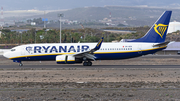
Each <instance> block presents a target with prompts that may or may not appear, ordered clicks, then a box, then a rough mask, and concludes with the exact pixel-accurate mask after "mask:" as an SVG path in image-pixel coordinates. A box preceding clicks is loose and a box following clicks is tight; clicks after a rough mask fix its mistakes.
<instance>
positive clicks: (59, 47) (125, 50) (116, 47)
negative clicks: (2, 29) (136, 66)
mask: <svg viewBox="0 0 180 101" xmlns="http://www.w3.org/2000/svg"><path fill="white" fill-rule="evenodd" d="M171 13H172V11H165V12H164V13H163V14H162V15H161V16H160V17H159V19H158V20H157V21H156V22H155V23H154V25H153V26H152V27H151V28H150V30H149V31H148V32H147V33H146V34H145V35H144V36H143V37H142V38H139V39H135V40H132V41H129V42H118V43H110V42H107V43H105V42H103V37H102V38H101V39H100V40H99V42H98V43H39V44H27V45H20V46H16V47H14V48H12V49H11V50H10V51H8V52H6V53H4V54H3V56H4V57H6V58H8V59H11V60H13V62H17V63H19V66H23V64H22V61H56V62H57V64H75V63H83V66H92V62H91V61H95V60H118V59H128V58H134V57H139V56H143V55H147V54H154V53H156V52H157V51H160V50H163V49H165V48H166V47H167V45H168V44H170V42H165V38H166V34H167V30H168V25H169V21H170V18H171Z"/></svg>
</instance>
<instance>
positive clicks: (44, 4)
mask: <svg viewBox="0 0 180 101" xmlns="http://www.w3.org/2000/svg"><path fill="white" fill-rule="evenodd" d="M0 2H1V3H0V6H1V7H3V10H32V9H36V10H60V9H73V8H81V7H103V6H105V5H121V6H139V5H147V6H156V7H180V0H0Z"/></svg>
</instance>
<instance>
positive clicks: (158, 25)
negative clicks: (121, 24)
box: [129, 11, 172, 43]
mask: <svg viewBox="0 0 180 101" xmlns="http://www.w3.org/2000/svg"><path fill="white" fill-rule="evenodd" d="M171 13H172V11H165V12H164V13H163V14H162V15H161V16H160V17H159V19H158V20H157V21H156V22H155V23H154V25H153V26H152V27H151V29H150V30H149V31H148V32H147V33H146V34H145V35H144V36H143V37H142V38H139V39H136V40H132V41H129V42H152V43H161V42H164V41H165V39H166V34H167V30H168V25H169V21H170V18H171Z"/></svg>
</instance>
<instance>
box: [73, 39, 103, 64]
mask: <svg viewBox="0 0 180 101" xmlns="http://www.w3.org/2000/svg"><path fill="white" fill-rule="evenodd" d="M102 42H103V37H102V38H101V39H100V40H99V42H98V43H97V45H96V46H95V47H94V48H93V49H91V50H89V51H85V52H81V53H76V54H73V56H74V57H76V58H87V59H91V60H94V61H95V59H96V57H95V56H94V52H95V51H97V50H99V49H100V47H101V44H102Z"/></svg>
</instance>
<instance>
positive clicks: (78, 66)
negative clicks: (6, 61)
mask: <svg viewBox="0 0 180 101" xmlns="http://www.w3.org/2000/svg"><path fill="white" fill-rule="evenodd" d="M0 68H1V69H2V68H26V69H27V68H28V69H31V68H74V69H76V68H92V69H96V68H180V65H93V66H82V65H54V64H52V65H43V64H42V65H25V64H24V66H22V67H20V66H19V65H18V64H17V65H1V66H0Z"/></svg>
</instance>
